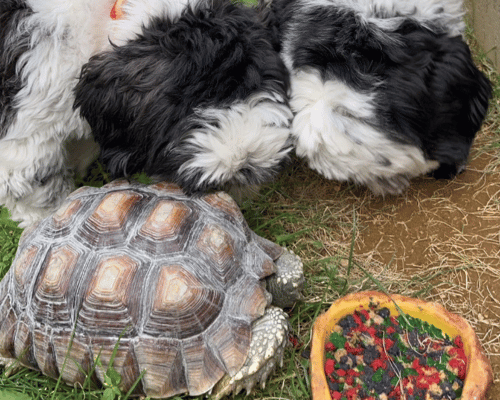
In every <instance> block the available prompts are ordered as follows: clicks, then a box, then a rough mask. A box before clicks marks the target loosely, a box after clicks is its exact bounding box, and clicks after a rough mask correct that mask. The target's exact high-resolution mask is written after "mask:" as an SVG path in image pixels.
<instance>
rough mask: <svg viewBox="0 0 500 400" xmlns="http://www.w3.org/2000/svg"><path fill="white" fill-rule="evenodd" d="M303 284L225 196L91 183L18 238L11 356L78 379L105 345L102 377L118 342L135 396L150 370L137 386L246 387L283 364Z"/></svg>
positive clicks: (11, 280) (10, 297)
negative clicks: (289, 311) (290, 313)
mask: <svg viewBox="0 0 500 400" xmlns="http://www.w3.org/2000/svg"><path fill="white" fill-rule="evenodd" d="M303 282H304V278H303V273H302V263H301V262H300V260H299V259H298V257H296V256H295V255H293V254H292V253H289V252H287V251H286V250H284V249H283V248H281V247H280V246H277V245H275V244H274V243H272V242H269V241H268V240H266V239H263V238H261V237H259V236H258V235H257V234H255V233H254V232H253V231H252V230H251V229H250V228H249V227H248V225H247V223H246V221H245V219H244V217H243V215H242V214H241V212H240V210H239V208H238V206H237V205H236V203H235V202H234V201H233V200H232V199H231V197H230V196H229V195H227V194H225V193H223V192H219V193H213V194H208V195H205V196H203V197H200V198H194V199H193V198H188V197H186V196H185V195H184V194H183V193H182V191H181V190H180V189H179V188H178V187H177V186H175V185H171V184H168V183H159V184H154V185H149V186H147V185H142V184H138V183H128V182H126V181H115V182H112V183H110V184H108V185H106V186H104V187H103V188H100V189H98V188H89V187H84V188H80V189H78V190H77V191H75V192H73V193H72V194H71V195H70V196H69V198H68V200H67V201H66V202H65V203H64V205H63V206H62V207H61V208H60V209H59V210H58V211H57V212H56V213H55V214H54V215H53V216H51V217H48V218H46V219H45V220H43V221H41V222H40V223H39V224H37V225H36V226H34V227H32V228H29V229H27V230H25V231H24V233H23V235H22V237H21V240H20V243H19V249H18V252H17V255H16V258H15V260H14V262H13V265H12V267H11V269H10V270H9V272H8V273H7V275H6V276H5V278H4V279H3V280H2V282H1V283H0V356H2V357H3V362H4V363H6V362H9V361H12V360H13V359H17V360H18V361H19V362H20V363H21V364H22V365H24V366H26V367H29V368H33V369H38V370H40V371H41V372H42V373H43V374H45V375H48V376H51V377H54V378H57V377H58V376H60V375H61V376H62V379H63V380H64V381H65V382H66V383H68V384H71V385H76V384H82V383H83V382H84V380H85V377H86V373H84V372H83V371H91V370H92V367H93V366H94V362H95V359H96V357H97V355H98V354H100V359H101V362H102V367H101V366H99V365H97V366H96V368H95V375H96V377H97V378H98V379H99V380H100V381H101V382H103V380H104V374H105V371H106V369H107V367H108V365H109V362H110V358H111V355H112V352H113V349H114V348H115V346H116V343H117V342H118V343H119V344H118V345H117V354H116V358H115V359H114V362H113V366H114V368H115V369H116V370H117V371H118V372H119V373H120V374H121V376H122V381H121V389H122V390H124V391H127V390H129V388H130V387H131V386H132V385H133V383H134V382H135V381H136V380H137V378H138V377H139V376H140V374H141V372H142V371H143V370H145V373H144V375H143V377H142V379H141V381H140V383H139V385H138V387H137V388H136V391H135V394H145V395H147V396H151V397H169V396H173V395H176V394H180V393H189V394H190V395H199V394H203V393H207V392H210V391H213V393H216V394H217V396H218V397H221V396H222V395H224V394H227V393H229V392H231V391H239V390H241V389H242V388H246V389H247V391H249V390H251V388H252V386H253V385H254V384H255V383H257V382H259V381H260V382H262V383H264V382H265V379H266V378H267V376H268V375H269V373H271V371H272V370H273V369H274V366H275V364H276V363H278V362H280V363H281V361H282V357H283V352H284V348H285V346H286V344H287V342H288V338H287V335H288V329H289V326H288V320H287V318H286V314H285V313H284V312H283V310H282V309H281V308H279V307H286V306H290V305H292V304H293V303H294V302H295V301H296V300H297V298H298V297H299V296H300V294H299V292H300V289H301V287H302V285H303ZM266 286H267V290H266ZM268 290H269V291H271V292H272V295H271V294H270V293H269V292H268ZM271 297H272V298H273V304H275V305H276V306H278V307H276V306H272V305H271ZM73 333H74V337H73ZM66 356H67V361H66V364H65V365H64V368H63V364H64V361H65V359H66ZM82 370H83V371H82ZM216 384H217V386H216V387H215V388H214V385H216Z"/></svg>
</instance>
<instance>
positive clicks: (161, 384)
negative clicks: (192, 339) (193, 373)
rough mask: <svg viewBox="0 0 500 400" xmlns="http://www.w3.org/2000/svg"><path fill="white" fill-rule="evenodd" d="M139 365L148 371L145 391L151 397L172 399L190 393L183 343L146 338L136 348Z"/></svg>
mask: <svg viewBox="0 0 500 400" xmlns="http://www.w3.org/2000/svg"><path fill="white" fill-rule="evenodd" d="M134 351H135V354H136V357H137V361H138V363H139V365H140V366H141V367H142V368H143V369H145V370H146V373H145V374H144V376H143V378H142V384H143V388H144V391H145V392H146V393H149V396H151V397H170V396H175V395H176V394H179V393H185V392H187V391H188V386H187V382H186V377H185V368H184V362H183V357H182V347H181V342H180V341H179V340H177V339H170V338H159V339H156V338H151V339H149V338H144V339H143V340H141V341H139V342H138V343H137V344H135V346H134Z"/></svg>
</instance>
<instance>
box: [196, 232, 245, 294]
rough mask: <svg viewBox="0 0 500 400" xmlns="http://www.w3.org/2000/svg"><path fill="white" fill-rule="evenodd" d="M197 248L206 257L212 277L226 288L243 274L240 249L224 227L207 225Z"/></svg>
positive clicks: (200, 236)
mask: <svg viewBox="0 0 500 400" xmlns="http://www.w3.org/2000/svg"><path fill="white" fill-rule="evenodd" d="M196 248H197V249H198V250H199V251H201V252H202V253H203V254H204V255H205V256H206V258H207V259H208V261H207V265H208V266H209V267H210V270H211V273H212V275H213V276H214V277H216V280H217V281H218V282H221V283H222V284H223V287H224V288H227V287H229V286H230V285H231V284H232V283H233V282H235V281H236V280H237V279H238V277H239V276H240V275H241V274H242V273H243V271H242V267H241V262H240V260H241V253H240V248H239V247H238V246H237V245H236V243H235V237H234V236H233V235H231V234H230V233H229V232H228V231H227V230H225V229H224V228H223V227H222V226H220V225H216V224H209V225H206V226H205V227H204V228H203V230H202V232H201V233H200V235H199V238H198V240H197V242H196Z"/></svg>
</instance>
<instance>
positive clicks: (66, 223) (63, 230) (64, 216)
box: [46, 199, 82, 238]
mask: <svg viewBox="0 0 500 400" xmlns="http://www.w3.org/2000/svg"><path fill="white" fill-rule="evenodd" d="M81 208H82V200H81V199H75V200H72V201H69V200H67V201H66V202H65V203H64V204H63V205H62V206H61V207H60V208H59V210H57V212H56V213H55V214H54V215H52V218H50V220H49V223H48V224H47V228H46V229H47V235H48V236H49V237H52V238H59V237H63V236H65V235H67V234H68V232H69V230H70V229H71V227H72V226H73V225H74V223H75V220H76V218H77V215H78V211H80V209H81Z"/></svg>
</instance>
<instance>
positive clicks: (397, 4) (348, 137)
mask: <svg viewBox="0 0 500 400" xmlns="http://www.w3.org/2000/svg"><path fill="white" fill-rule="evenodd" d="M271 7H272V11H273V14H274V18H275V19H276V25H277V30H278V32H279V33H280V35H281V39H280V41H281V44H282V47H281V55H282V58H283V60H284V62H285V64H286V66H287V67H288V69H289V71H290V75H291V76H290V80H291V99H290V104H291V107H292V110H293V112H294V113H295V117H294V120H293V125H292V135H293V137H294V140H295V146H296V152H297V154H298V155H299V156H302V157H305V158H306V159H307V161H308V163H309V165H310V167H311V168H313V169H314V170H316V171H318V172H319V173H321V174H322V175H324V176H325V177H327V178H329V179H336V180H342V181H353V182H356V183H358V184H362V185H366V186H368V187H369V188H370V189H371V190H372V191H373V192H374V193H376V194H382V195H383V194H397V193H400V192H402V191H403V190H404V189H405V188H406V187H407V186H408V184H409V179H411V178H412V177H415V176H418V175H421V174H426V173H430V172H432V173H433V175H434V176H435V177H437V178H448V177H453V176H454V175H455V174H457V173H458V172H460V171H461V170H462V169H463V168H464V165H465V163H466V161H467V158H468V154H469V149H470V146H471V144H472V142H473V140H474V137H475V134H476V132H477V131H478V130H479V128H480V125H481V123H482V121H483V119H484V117H485V114H486V111H487V107H488V100H489V97H490V94H491V87H490V83H489V81H488V80H487V79H486V78H485V77H484V75H483V74H482V73H481V72H480V71H478V69H477V68H476V67H475V65H474V63H473V61H472V59H471V55H470V51H469V48H468V46H467V44H466V43H465V42H464V40H463V38H462V32H463V29H464V22H463V20H462V3H461V1H459V0H274V2H273V3H272V6H271Z"/></svg>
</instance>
